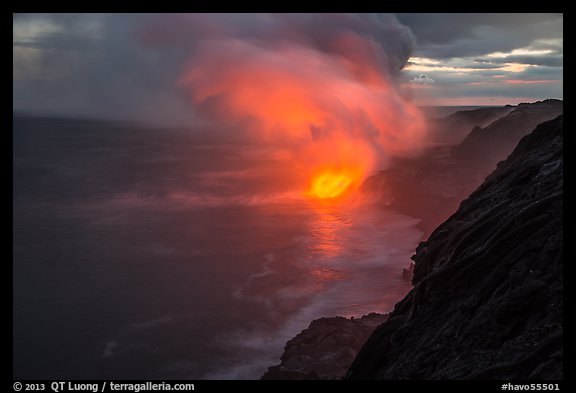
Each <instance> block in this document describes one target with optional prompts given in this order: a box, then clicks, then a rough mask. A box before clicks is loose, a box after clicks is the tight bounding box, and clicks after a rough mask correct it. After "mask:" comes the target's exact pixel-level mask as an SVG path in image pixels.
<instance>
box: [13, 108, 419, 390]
mask: <svg viewBox="0 0 576 393" xmlns="http://www.w3.org/2000/svg"><path fill="white" fill-rule="evenodd" d="M200 131H201V132H199V131H198V130H195V131H192V130H178V129H154V128H138V127H132V126H127V125H125V124H120V123H110V122H93V121H88V120H58V119H47V118H26V117H15V118H14V130H13V136H14V145H13V164H14V166H13V171H14V172H13V175H14V177H13V179H14V180H13V186H14V194H13V217H14V219H13V288H14V289H13V295H14V297H13V318H14V322H13V327H14V337H13V360H14V368H13V374H14V378H16V379H32V378H45V379H61V378H66V379H81V378H106V379H120V378H137V379H170V378H177V379H182V378H191V379H198V378H208V379H231V378H239V379H252V378H258V377H259V376H260V375H261V374H262V373H263V372H264V371H265V369H266V367H268V366H271V365H274V364H277V363H278V362H279V356H280V354H281V352H282V349H283V346H284V344H285V342H286V341H287V340H288V339H289V338H291V337H293V336H294V335H295V334H296V333H298V332H299V331H300V330H302V329H304V328H306V327H307V326H308V324H309V323H310V321H312V320H313V319H315V318H318V317H322V316H333V315H344V316H359V315H363V314H366V313H369V312H372V311H376V312H386V311H390V310H391V309H392V308H393V306H394V304H395V303H396V301H398V300H399V299H400V298H401V297H402V296H403V295H404V294H405V293H406V292H407V291H408V290H409V283H407V282H406V281H404V280H402V278H401V272H402V269H403V268H404V267H407V266H408V264H409V262H410V259H409V258H410V256H411V255H412V253H413V250H414V248H415V246H416V245H417V243H418V241H419V240H420V237H421V232H420V231H419V230H417V229H416V228H415V224H416V223H417V220H415V219H413V218H410V217H406V216H402V215H399V214H397V213H394V212H392V211H387V210H383V209H381V208H376V207H375V206H374V205H372V204H370V203H369V202H368V201H364V200H362V199H360V198H355V199H354V198H353V199H352V201H351V202H349V203H347V204H345V205H338V204H330V203H321V202H318V201H312V200H309V199H307V198H305V197H303V196H302V195H301V192H295V191H294V190H295V184H296V182H297V181H298V178H299V176H298V173H290V171H287V167H286V165H284V164H282V160H281V159H280V158H281V154H280V155H278V154H269V153H270V152H267V151H266V150H265V149H262V148H261V147H258V146H254V145H250V144H247V143H245V142H242V141H241V140H240V139H238V138H235V137H233V136H231V135H222V134H213V133H210V132H205V131H206V130H200Z"/></svg>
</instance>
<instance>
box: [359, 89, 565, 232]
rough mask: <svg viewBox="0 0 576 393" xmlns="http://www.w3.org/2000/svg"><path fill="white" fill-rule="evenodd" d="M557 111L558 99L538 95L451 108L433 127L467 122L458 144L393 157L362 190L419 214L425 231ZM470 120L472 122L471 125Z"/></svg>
mask: <svg viewBox="0 0 576 393" xmlns="http://www.w3.org/2000/svg"><path fill="white" fill-rule="evenodd" d="M488 109H489V110H488ZM562 111H563V102H562V101H560V100H544V101H538V102H535V103H531V104H520V105H518V107H510V106H506V107H502V108H486V109H483V110H474V111H463V112H456V113H454V114H453V115H451V116H449V117H447V118H446V119H442V122H440V123H438V124H437V125H436V126H435V127H436V128H438V127H440V126H441V125H442V127H445V131H444V132H448V133H451V132H453V131H454V129H453V128H451V127H452V126H453V125H454V124H460V125H462V124H467V125H469V126H470V129H471V130H472V131H470V132H469V134H468V135H467V137H466V138H465V139H464V141H463V142H462V143H460V144H459V145H457V146H454V147H451V146H438V147H434V148H431V149H429V150H428V151H427V152H425V153H424V154H423V155H422V156H419V157H416V158H412V159H397V160H396V161H394V162H393V163H392V165H391V166H390V167H389V168H388V169H386V170H384V171H381V172H380V173H378V174H377V175H374V176H372V177H370V178H368V179H366V181H365V182H364V184H363V186H362V191H364V192H366V193H368V194H371V195H374V196H375V198H376V199H377V200H378V201H379V203H382V204H384V205H386V206H388V207H390V208H392V209H394V210H396V211H398V212H400V213H403V214H406V215H408V216H412V217H417V218H420V219H421V220H422V221H421V224H420V227H421V229H423V231H424V233H425V236H428V235H429V234H430V233H431V232H432V230H434V229H435V228H436V227H437V226H438V225H440V224H441V223H442V222H443V221H444V220H446V219H447V218H448V217H449V216H450V215H451V214H452V213H454V211H456V209H457V208H458V205H459V204H460V202H461V201H462V199H464V198H466V197H467V196H468V195H470V193H471V192H472V191H474V190H475V189H476V188H477V187H478V186H479V185H480V184H481V183H482V181H483V180H484V178H485V177H486V176H487V175H488V174H490V172H492V171H493V170H494V169H495V168H496V164H497V163H498V162H499V161H501V160H503V159H505V158H506V157H507V156H508V155H509V154H510V153H511V152H512V150H513V149H514V147H516V145H517V144H518V142H519V141H520V139H521V138H522V137H523V136H525V135H526V134H528V133H530V132H531V131H532V130H533V129H534V128H535V127H536V126H537V125H538V124H540V123H542V122H544V121H547V120H551V119H554V118H555V117H557V116H558V115H560V114H562ZM495 118H496V119H497V120H495V121H494V122H492V123H490V124H489V125H488V126H486V127H485V128H481V127H482V125H483V124H485V123H486V122H487V121H490V120H491V119H495ZM451 124H452V126H451ZM473 125H475V126H476V127H475V128H473V129H472V127H473ZM470 129H469V130H470ZM435 132H436V133H438V132H440V131H435Z"/></svg>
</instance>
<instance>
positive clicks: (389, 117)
mask: <svg viewBox="0 0 576 393" xmlns="http://www.w3.org/2000/svg"><path fill="white" fill-rule="evenodd" d="M333 46H334V47H333V48H332V53H331V54H327V53H325V52H321V51H318V50H315V49H312V48H309V47H306V46H303V45H297V44H294V43H288V42H286V43H283V44H280V45H279V44H275V45H273V46H272V45H263V44H261V43H260V44H259V43H254V42H248V41H243V40H237V39H219V40H210V41H209V42H206V43H204V44H202V45H200V46H199V48H198V49H197V51H196V53H195V55H194V56H193V58H192V60H191V61H190V63H189V66H188V68H187V70H186V73H185V75H184V76H183V77H182V79H181V81H180V83H181V84H182V86H184V87H185V88H186V89H187V90H188V92H189V93H190V97H191V100H192V102H193V104H194V105H195V106H197V107H199V108H201V109H203V111H204V113H208V114H209V115H210V116H211V117H212V118H213V119H215V120H217V121H219V122H221V123H225V124H231V125H234V124H243V125H246V124H248V128H249V132H250V133H251V135H253V136H254V137H255V138H258V140H262V141H263V142H265V143H267V144H269V145H271V146H282V147H286V146H288V147H289V149H290V151H291V152H292V160H294V162H297V163H298V168H299V170H301V171H302V176H303V179H305V180H304V181H305V183H306V184H307V186H305V187H307V190H306V191H305V192H306V193H307V194H308V195H311V196H315V197H318V198H334V197H337V196H338V195H340V194H342V193H343V192H344V191H346V190H347V189H349V188H352V187H356V186H358V185H359V184H360V182H361V181H362V180H363V179H364V178H365V177H366V176H368V175H370V174H371V171H374V170H375V169H376V168H377V166H378V165H382V164H383V161H382V160H383V159H385V158H387V157H390V156H399V155H405V154H409V153H411V152H413V151H414V150H416V149H418V147H420V146H421V144H422V142H423V140H424V135H423V134H424V129H425V127H424V120H423V117H422V115H421V114H420V111H419V110H418V108H416V107H415V106H414V105H413V104H411V103H409V102H407V101H406V100H405V99H404V97H403V96H402V94H401V93H400V91H399V88H398V87H397V86H396V84H395V83H394V81H392V80H391V78H390V77H389V76H388V75H387V73H386V72H383V71H382V70H380V69H379V67H378V65H379V63H378V54H379V52H378V51H377V49H376V48H375V47H374V46H373V45H372V44H371V43H370V42H369V41H367V40H365V39H363V38H360V37H359V36H356V35H354V34H344V35H341V36H340V37H338V39H337V40H335V41H334V42H333Z"/></svg>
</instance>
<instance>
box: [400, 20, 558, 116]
mask: <svg viewBox="0 0 576 393" xmlns="http://www.w3.org/2000/svg"><path fill="white" fill-rule="evenodd" d="M397 16H398V19H399V20H400V21H401V22H402V23H404V24H405V25H407V26H408V27H410V29H411V30H412V32H413V33H414V35H415V36H416V47H415V50H414V51H413V53H412V57H411V58H410V60H409V64H408V65H407V66H406V67H405V68H404V70H405V72H406V74H408V75H410V79H409V80H410V81H412V83H411V84H412V86H413V87H414V88H415V89H414V90H415V92H414V94H415V95H416V96H417V98H418V99H419V100H420V102H421V103H429V104H430V105H499V104H507V103H508V104H517V103H518V102H530V101H534V100H540V99H545V98H560V99H561V98H562V97H563V91H562V78H563V76H562V73H563V67H562V62H563V35H562V30H563V21H564V19H563V16H562V14H398V15H397Z"/></svg>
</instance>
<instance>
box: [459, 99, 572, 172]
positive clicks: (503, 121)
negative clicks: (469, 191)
mask: <svg viewBox="0 0 576 393" xmlns="http://www.w3.org/2000/svg"><path fill="white" fill-rule="evenodd" d="M563 110H564V104H563V102H562V101H561V100H553V99H548V100H544V101H538V102H534V103H531V104H519V105H518V107H517V108H516V109H514V110H513V111H512V112H510V113H509V114H508V115H507V116H504V117H502V118H500V119H498V120H496V121H495V122H493V123H491V124H490V125H489V126H487V127H485V128H481V127H482V126H481V125H480V124H478V125H477V126H476V127H475V128H474V129H473V130H472V131H471V132H470V133H469V134H468V135H467V136H466V138H465V139H464V140H463V141H462V143H460V144H459V145H457V146H455V147H454V148H453V149H452V152H451V157H453V158H455V159H457V160H458V161H460V162H462V163H465V164H467V165H469V166H472V167H475V168H477V169H483V170H489V171H492V170H493V169H494V166H495V165H496V163H497V162H499V161H501V160H503V159H505V158H506V156H508V154H510V151H512V149H513V148H514V147H515V146H516V144H517V143H518V141H519V140H520V138H522V137H523V136H524V135H526V134H528V133H530V132H531V131H532V130H533V129H534V127H536V126H537V125H538V124H540V123H542V122H543V121H546V120H550V119H553V118H555V117H556V116H559V115H561V114H562V113H563Z"/></svg>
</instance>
